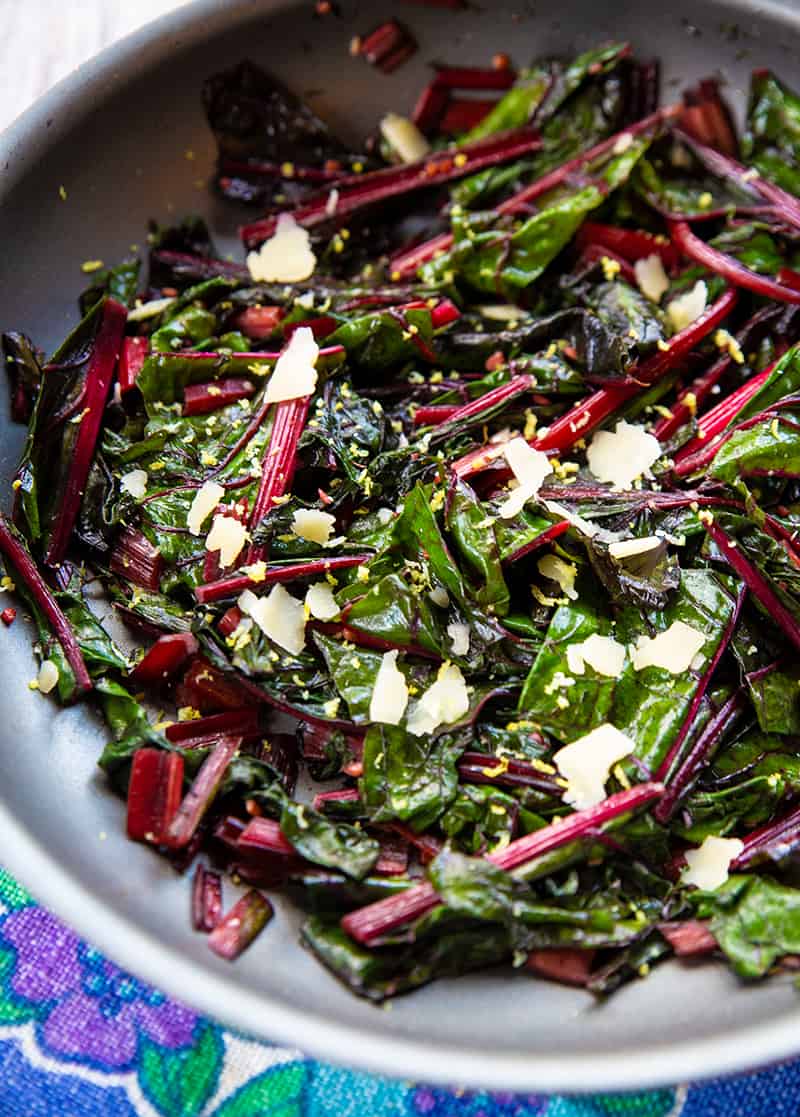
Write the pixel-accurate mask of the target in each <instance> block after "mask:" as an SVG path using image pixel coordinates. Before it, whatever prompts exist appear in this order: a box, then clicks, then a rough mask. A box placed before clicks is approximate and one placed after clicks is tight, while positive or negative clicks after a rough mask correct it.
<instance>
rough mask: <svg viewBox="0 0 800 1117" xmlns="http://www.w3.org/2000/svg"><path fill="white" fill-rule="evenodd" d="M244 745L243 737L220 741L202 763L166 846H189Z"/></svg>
mask: <svg viewBox="0 0 800 1117" xmlns="http://www.w3.org/2000/svg"><path fill="white" fill-rule="evenodd" d="M241 743H242V738H241V737H220V739H219V741H218V742H217V744H216V745H215V746H214V748H213V750H212V751H211V752H210V753H209V754H208V756H207V757H206V759H205V760H204V761H203V763H202V765H201V767H200V771H199V772H198V773H197V775H196V776H195V778H194V782H193V783H192V786H191V787H190V788H189V790H188V791H187V793H186V795H185V796H184V798H183V801H182V802H181V805H180V806H179V807H178V810H177V811H176V813H175V816H174V817H173V819H172V821H171V822H170V824H169V827H168V828H167V831H166V834H165V842H166V844H167V845H169V846H171V847H172V848H173V849H180V848H181V847H182V846H185V845H188V844H189V842H190V841H191V839H192V837H193V836H194V832H195V830H196V829H197V827H198V826H199V825H200V821H201V819H202V818H203V815H204V814H205V813H206V812H207V811H208V809H209V807H210V806H211V804H212V802H213V800H214V797H215V796H216V794H217V792H218V791H219V788H220V784H221V783H222V781H223V779H224V778H225V773H226V771H227V770H228V765H229V764H230V762H231V761H232V760H233V758H234V756H235V755H236V753H237V751H238V750H239V747H240V745H241Z"/></svg>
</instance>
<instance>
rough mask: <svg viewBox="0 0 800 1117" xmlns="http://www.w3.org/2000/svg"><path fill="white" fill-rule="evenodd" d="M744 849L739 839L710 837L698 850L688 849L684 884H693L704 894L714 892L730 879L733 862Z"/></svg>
mask: <svg viewBox="0 0 800 1117" xmlns="http://www.w3.org/2000/svg"><path fill="white" fill-rule="evenodd" d="M743 849H744V842H742V841H740V840H739V838H715V837H713V836H712V837H708V838H705V839H704V840H703V844H702V845H701V846H699V847H698V848H697V849H687V850H686V853H685V855H684V856H685V857H686V866H687V867H686V868H685V869H684V871H683V878H682V879H683V883H684V884H693V885H694V886H695V888H700V889H702V890H703V892H712V891H713V890H714V889H715V888H719V887H720V885H722V884H724V883H725V881H726V880H727V879H728V870H729V869H730V867H731V862H732V861H735V860H736V858H737V857H738V856H739V854H740V853H741V852H742V850H743Z"/></svg>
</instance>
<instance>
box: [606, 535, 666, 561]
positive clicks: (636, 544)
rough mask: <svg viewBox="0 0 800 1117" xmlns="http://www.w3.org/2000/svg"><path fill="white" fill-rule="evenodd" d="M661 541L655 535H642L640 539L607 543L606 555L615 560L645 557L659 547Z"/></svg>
mask: <svg viewBox="0 0 800 1117" xmlns="http://www.w3.org/2000/svg"><path fill="white" fill-rule="evenodd" d="M661 543H662V540H661V539H659V538H658V536H657V535H643V536H642V537H641V538H640V539H620V540H619V542H614V543H609V545H608V553H609V554H610V555H611V557H612V558H615V559H626V558H633V556H634V555H645V554H647V552H648V551H654V550H655V549H656V547H660V546H661Z"/></svg>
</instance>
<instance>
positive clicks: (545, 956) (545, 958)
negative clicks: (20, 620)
mask: <svg viewBox="0 0 800 1117" xmlns="http://www.w3.org/2000/svg"><path fill="white" fill-rule="evenodd" d="M596 953H597V951H596V950H582V949H581V948H580V947H576V946H551V947H544V948H542V949H541V950H532V951H531V952H530V954H529V955H528V960H527V961H526V963H525V968H526V969H528V970H531V971H532V972H533V973H535V974H538V975H539V977H545V978H547V979H548V981H558V982H560V983H561V984H562V985H577V986H581V987H582V986H584V985H586V984H587V982H588V981H589V978H590V976H591V972H592V964H593V963H594V959H595V955H596Z"/></svg>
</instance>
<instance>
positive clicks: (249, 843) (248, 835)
mask: <svg viewBox="0 0 800 1117" xmlns="http://www.w3.org/2000/svg"><path fill="white" fill-rule="evenodd" d="M237 846H238V848H239V849H240V850H243V851H247V852H258V853H278V854H281V855H283V856H290V855H294V852H295V848H294V846H293V845H292V843H291V842H289V841H287V840H286V838H284V836H283V834H282V833H281V828H280V826H279V824H278V823H277V822H276V821H275V820H274V819H272V818H251V819H250V821H249V822H248V824H247V826H245V828H244V830H243V831H242V833H241V835H240V836H239V840H238V842H237Z"/></svg>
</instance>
